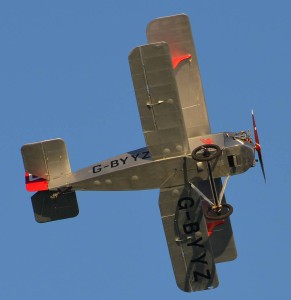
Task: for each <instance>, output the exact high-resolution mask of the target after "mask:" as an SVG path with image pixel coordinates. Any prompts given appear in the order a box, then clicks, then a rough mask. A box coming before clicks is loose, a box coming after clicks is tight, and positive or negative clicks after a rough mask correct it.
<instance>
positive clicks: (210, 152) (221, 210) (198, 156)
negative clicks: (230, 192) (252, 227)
mask: <svg viewBox="0 0 291 300" xmlns="http://www.w3.org/2000/svg"><path fill="white" fill-rule="evenodd" d="M221 152H222V151H221V149H220V147H219V146H217V145H214V144H207V145H202V146H199V147H197V148H195V149H194V150H193V152H192V158H193V159H194V160H196V161H200V162H203V161H204V162H206V164H207V171H208V179H209V183H210V188H211V193H212V198H213V202H211V201H210V200H209V199H208V198H207V197H206V196H205V195H204V194H203V193H202V192H200V191H199V190H198V189H197V188H196V187H195V189H196V190H198V191H199V194H200V196H202V198H203V199H204V200H206V201H207V202H208V203H209V204H210V205H209V207H208V208H207V210H206V212H205V217H206V218H207V219H210V220H222V219H225V218H227V217H229V216H230V215H231V214H232V212H233V207H232V206H231V205H230V204H226V203H225V204H222V203H221V202H222V198H223V194H224V190H225V188H226V184H227V182H228V179H229V177H227V178H226V180H225V182H224V184H223V187H222V190H221V193H220V195H219V197H218V195H217V191H216V185H215V181H214V178H213V174H212V169H211V164H210V161H212V160H214V159H215V158H217V157H219V156H220V155H221ZM191 186H192V187H193V184H191ZM203 196H204V197H203Z"/></svg>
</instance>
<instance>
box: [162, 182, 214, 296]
mask: <svg viewBox="0 0 291 300" xmlns="http://www.w3.org/2000/svg"><path fill="white" fill-rule="evenodd" d="M159 205H160V211H161V216H162V221H163V226H164V230H165V234H166V239H167V244H168V248H169V252H170V256H171V261H172V266H173V270H174V273H175V278H176V282H177V285H178V287H179V288H180V289H181V290H183V291H185V292H194V291H201V290H206V289H210V288H215V287H217V286H218V278H217V275H216V271H215V264H214V260H213V254H212V249H211V245H210V242H209V238H208V232H207V226H206V222H205V218H204V214H203V209H202V205H201V201H200V200H199V196H197V194H196V193H195V192H194V191H193V190H192V189H191V188H190V186H189V184H188V183H186V184H185V185H183V186H177V187H172V188H168V189H161V191H160V200H159Z"/></svg>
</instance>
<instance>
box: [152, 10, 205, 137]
mask: <svg viewBox="0 0 291 300" xmlns="http://www.w3.org/2000/svg"><path fill="white" fill-rule="evenodd" d="M147 38H148V42H149V43H157V42H160V41H164V42H166V43H167V44H168V45H169V47H170V52H171V56H172V60H173V66H174V68H175V76H176V81H177V86H178V91H179V96H180V101H181V106H182V111H183V116H184V122H185V125H186V129H187V136H188V138H191V137H195V136H200V135H206V134H209V133H210V125H209V121H208V113H207V109H206V104H205V99H204V93H203V88H202V82H201V77H200V71H199V66H198V61H197V56H196V51H195V46H194V41H193V37H192V32H191V25H190V21H189V18H188V16H187V15H183V14H181V15H176V16H170V17H164V18H158V19H155V20H153V21H152V22H150V23H149V24H148V27H147Z"/></svg>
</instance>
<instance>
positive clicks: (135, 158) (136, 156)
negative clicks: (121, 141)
mask: <svg viewBox="0 0 291 300" xmlns="http://www.w3.org/2000/svg"><path fill="white" fill-rule="evenodd" d="M138 155H139V153H137V154H136V155H133V154H131V157H132V158H133V159H134V161H136V160H137V158H138Z"/></svg>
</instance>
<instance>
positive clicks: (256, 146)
mask: <svg viewBox="0 0 291 300" xmlns="http://www.w3.org/2000/svg"><path fill="white" fill-rule="evenodd" d="M252 119H253V128H254V136H255V142H256V143H255V149H256V151H257V152H258V156H259V161H260V165H261V169H262V173H263V176H264V179H265V182H267V180H266V174H265V169H264V162H263V156H262V148H261V145H260V140H259V135H258V129H257V125H256V120H255V115H254V111H253V110H252Z"/></svg>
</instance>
